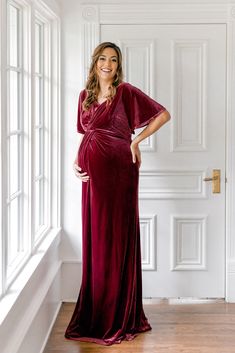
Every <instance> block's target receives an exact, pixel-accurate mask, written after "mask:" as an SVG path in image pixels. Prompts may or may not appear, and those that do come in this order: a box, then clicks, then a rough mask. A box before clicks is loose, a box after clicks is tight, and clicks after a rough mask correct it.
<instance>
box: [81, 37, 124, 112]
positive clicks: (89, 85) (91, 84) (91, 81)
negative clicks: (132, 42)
mask: <svg viewBox="0 0 235 353" xmlns="http://www.w3.org/2000/svg"><path fill="white" fill-rule="evenodd" d="M105 48H113V49H114V50H115V52H116V53H117V59H118V66H117V72H116V74H115V76H114V79H113V82H112V84H111V86H110V87H109V95H108V96H107V104H110V103H111V101H112V99H113V97H114V96H115V94H116V87H117V86H118V85H119V83H121V82H122V81H123V70H122V53H121V50H120V48H119V47H118V46H117V45H116V44H115V43H111V42H103V43H100V44H99V45H98V46H97V47H96V48H95V50H94V52H93V54H92V61H91V65H90V69H89V74H88V78H87V82H86V86H85V89H86V92H87V94H86V98H85V99H84V101H83V104H82V107H83V109H84V110H89V108H90V106H91V104H92V103H93V102H94V101H96V100H97V98H98V94H99V91H100V85H99V80H98V76H97V73H96V64H97V61H98V59H99V56H100V55H101V54H102V52H103V51H104V49H105Z"/></svg>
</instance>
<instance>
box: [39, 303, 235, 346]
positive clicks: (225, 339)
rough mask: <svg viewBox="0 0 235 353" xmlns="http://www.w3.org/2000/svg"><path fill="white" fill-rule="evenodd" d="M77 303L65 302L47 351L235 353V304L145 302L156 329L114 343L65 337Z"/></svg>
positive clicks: (153, 326) (147, 312) (150, 319)
mask: <svg viewBox="0 0 235 353" xmlns="http://www.w3.org/2000/svg"><path fill="white" fill-rule="evenodd" d="M74 305H75V304H74V303H63V304H62V307H61V310H60V312H59V315H58V318H57V320H56V322H55V325H54V327H53V330H52V332H51V335H50V338H49V340H48V343H47V346H46V348H45V350H44V352H43V353H65V352H66V353H104V352H106V351H107V352H109V353H125V352H128V353H150V352H151V353H155V352H156V353H235V304H229V303H223V302H222V303H221V302H219V303H209V304H183V305H182V304H180V305H177V304H168V302H167V301H163V302H162V303H159V304H154V305H151V304H150V305H145V306H144V309H145V312H146V315H147V317H148V318H149V321H150V323H151V326H152V331H148V332H145V333H142V334H139V335H138V336H137V337H136V338H135V339H134V340H133V341H129V342H127V341H123V342H122V343H121V344H116V345H113V346H108V347H107V346H100V345H97V344H95V343H85V342H75V341H70V340H66V339H65V338H64V331H65V328H66V326H67V324H68V321H69V319H70V317H71V315H72V312H73V309H74Z"/></svg>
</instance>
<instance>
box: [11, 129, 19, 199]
mask: <svg viewBox="0 0 235 353" xmlns="http://www.w3.org/2000/svg"><path fill="white" fill-rule="evenodd" d="M19 139H20V136H19V135H13V136H11V137H10V142H9V149H10V151H9V156H10V161H9V162H10V170H9V172H10V190H9V192H10V195H12V194H13V193H14V192H16V191H18V189H19Z"/></svg>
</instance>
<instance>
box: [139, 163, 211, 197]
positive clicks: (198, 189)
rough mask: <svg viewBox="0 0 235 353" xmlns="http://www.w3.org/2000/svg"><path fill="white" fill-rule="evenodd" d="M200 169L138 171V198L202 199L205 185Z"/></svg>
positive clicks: (204, 172)
mask: <svg viewBox="0 0 235 353" xmlns="http://www.w3.org/2000/svg"><path fill="white" fill-rule="evenodd" d="M205 175H206V171H202V170H195V171H192V170H165V171H164V170H161V171H155V170H144V171H140V182H139V198H140V199H171V200H176V199H187V200H188V199H204V198H206V185H205V182H204V181H203V178H204V177H205Z"/></svg>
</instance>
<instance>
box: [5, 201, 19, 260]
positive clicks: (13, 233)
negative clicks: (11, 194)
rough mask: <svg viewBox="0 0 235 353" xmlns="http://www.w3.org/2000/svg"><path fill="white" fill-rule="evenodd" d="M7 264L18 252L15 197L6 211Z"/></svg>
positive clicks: (17, 207) (17, 204)
mask: <svg viewBox="0 0 235 353" xmlns="http://www.w3.org/2000/svg"><path fill="white" fill-rule="evenodd" d="M8 222H9V223H8V229H9V233H8V266H10V265H11V264H12V262H13V261H14V260H15V258H16V256H17V255H18V252H19V239H20V229H19V198H18V197H17V198H15V199H14V200H12V201H11V203H10V205H9V213H8Z"/></svg>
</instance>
